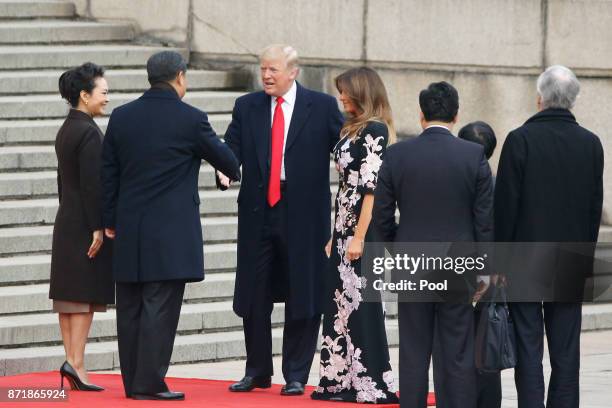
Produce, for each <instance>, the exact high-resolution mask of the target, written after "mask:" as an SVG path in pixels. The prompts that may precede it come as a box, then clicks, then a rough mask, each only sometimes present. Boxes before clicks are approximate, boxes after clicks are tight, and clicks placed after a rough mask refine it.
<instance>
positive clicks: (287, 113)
mask: <svg viewBox="0 0 612 408" xmlns="http://www.w3.org/2000/svg"><path fill="white" fill-rule="evenodd" d="M296 96H297V85H296V83H295V81H293V85H291V88H289V90H288V91H287V93H286V94H284V95H283V104H282V105H281V109H282V110H283V118H284V120H285V134H284V141H283V159H282V161H281V176H280V178H281V180H282V181H285V147H286V146H287V133H288V132H289V125H291V116H292V115H293V108H294V107H295V98H296ZM275 109H276V97H274V96H273V97H272V100H271V101H270V114H271V118H272V120H271V121H270V126H272V123H274V110H275Z"/></svg>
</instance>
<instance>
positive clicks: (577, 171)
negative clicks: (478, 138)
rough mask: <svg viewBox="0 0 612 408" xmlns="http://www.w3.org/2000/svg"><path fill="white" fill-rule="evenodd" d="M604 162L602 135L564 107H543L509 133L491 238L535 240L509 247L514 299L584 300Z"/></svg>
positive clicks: (595, 232)
mask: <svg viewBox="0 0 612 408" xmlns="http://www.w3.org/2000/svg"><path fill="white" fill-rule="evenodd" d="M603 166H604V157H603V148H602V146H601V142H600V141H599V138H598V137H597V136H596V135H594V134H593V133H591V132H590V131H588V130H586V129H585V128H583V127H581V126H579V125H578V123H577V122H576V119H575V117H574V115H572V113H571V112H570V111H568V110H565V109H546V110H544V111H542V112H539V113H537V114H536V115H534V116H533V117H531V118H530V119H529V120H527V122H526V123H525V124H524V125H523V126H521V127H519V128H518V129H515V130H513V131H511V132H510V133H509V134H508V137H507V138H506V141H505V143H504V147H503V149H502V152H501V157H500V161H499V168H498V171H497V184H496V187H495V237H496V240H497V241H500V242H530V243H537V242H540V244H524V245H522V246H521V248H520V254H517V255H516V256H512V253H513V252H512V251H510V252H509V256H512V258H510V259H511V260H512V262H511V263H507V270H505V271H504V272H505V273H506V274H507V275H509V277H510V279H512V280H513V282H514V284H511V285H510V295H511V296H513V297H514V296H517V299H519V300H531V301H534V300H539V299H543V300H557V301H578V300H582V295H583V291H582V287H583V285H584V282H585V279H586V278H587V277H588V276H589V275H591V273H592V266H593V264H592V258H591V257H592V254H593V252H594V243H595V242H597V238H598V234H599V224H600V221H601V211H602V202H603ZM561 243H566V244H561ZM580 243H584V244H580ZM516 251H517V252H519V250H518V249H517V250H516ZM590 296H591V295H590V294H588V293H587V300H589V298H590Z"/></svg>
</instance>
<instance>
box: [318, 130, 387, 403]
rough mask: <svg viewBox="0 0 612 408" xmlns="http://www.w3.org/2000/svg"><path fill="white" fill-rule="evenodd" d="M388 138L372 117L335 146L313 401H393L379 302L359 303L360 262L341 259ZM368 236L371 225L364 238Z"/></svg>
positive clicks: (382, 315)
mask: <svg viewBox="0 0 612 408" xmlns="http://www.w3.org/2000/svg"><path fill="white" fill-rule="evenodd" d="M387 140H388V130H387V126H386V125H385V124H384V123H381V122H374V121H371V122H368V124H367V126H366V127H365V128H363V129H362V130H361V131H360V132H359V135H357V136H356V137H353V138H352V137H349V136H345V137H344V138H342V139H340V141H339V142H338V144H337V145H336V147H335V149H334V159H335V161H336V168H337V169H338V171H339V173H340V174H339V176H340V177H339V178H340V186H339V188H338V194H337V196H336V215H335V226H334V232H333V238H332V255H331V257H330V271H329V273H328V274H327V278H326V294H325V300H324V301H325V306H324V316H323V335H322V346H321V363H320V364H321V365H320V381H319V386H318V387H317V389H316V390H315V391H314V392H313V393H312V398H313V399H318V400H339V401H349V402H369V403H394V402H397V397H396V395H395V393H394V391H395V390H394V380H393V373H392V371H391V365H390V363H389V349H388V345H387V336H386V333H385V324H384V314H383V308H382V304H381V303H370V302H368V303H366V302H362V288H363V287H364V286H365V282H364V279H365V278H362V277H361V276H360V260H357V261H353V262H351V261H349V260H348V259H347V258H346V257H345V254H346V250H347V247H348V244H349V242H350V241H351V239H352V237H353V235H354V232H355V227H356V226H357V222H358V221H359V215H360V213H361V206H362V203H363V197H364V195H365V194H371V193H373V192H374V189H375V187H376V181H377V179H378V171H379V169H380V165H381V164H382V159H383V156H384V153H385V150H386V147H387ZM371 236H372V234H371V228H370V229H369V231H368V233H367V234H366V241H367V240H370V239H371V238H372V237H371Z"/></svg>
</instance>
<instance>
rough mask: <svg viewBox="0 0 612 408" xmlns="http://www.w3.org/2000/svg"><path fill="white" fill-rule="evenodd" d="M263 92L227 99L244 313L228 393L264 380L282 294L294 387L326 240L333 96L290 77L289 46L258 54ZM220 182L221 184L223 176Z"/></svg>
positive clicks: (336, 129) (310, 329) (298, 386)
mask: <svg viewBox="0 0 612 408" xmlns="http://www.w3.org/2000/svg"><path fill="white" fill-rule="evenodd" d="M260 70H261V79H262V82H263V88H264V89H263V91H259V92H253V93H251V94H248V95H245V96H243V97H241V98H238V100H236V104H235V106H234V111H233V114H232V122H231V123H230V125H229V127H228V129H227V132H226V133H225V141H226V143H227V144H228V145H229V146H230V147H231V149H232V150H233V151H234V153H235V154H236V157H238V160H239V161H240V163H241V164H242V173H243V179H242V183H241V185H240V193H239V194H238V267H237V270H236V287H235V291H234V311H235V312H236V314H237V315H238V316H240V317H242V318H243V326H244V337H245V343H246V351H247V361H246V370H245V376H244V378H243V379H242V380H240V381H239V382H237V383H235V384H233V385H232V386H230V391H233V392H242V391H251V390H252V389H253V388H267V387H270V379H271V376H272V370H273V367H272V327H271V320H270V315H271V313H272V309H273V302H285V327H284V333H283V367H282V369H283V376H284V378H285V381H286V385H285V386H284V387H283V389H282V391H281V394H282V395H301V394H303V393H304V384H305V383H306V382H307V381H308V373H309V371H310V366H311V364H312V360H313V357H314V353H315V350H316V345H317V338H318V332H319V325H320V319H321V312H322V310H321V308H322V304H321V303H322V302H321V299H320V296H321V294H322V293H323V292H324V291H323V290H322V288H323V283H324V282H325V280H324V276H325V274H326V273H328V272H329V270H328V268H326V260H327V258H326V257H325V252H324V250H323V249H324V247H325V244H326V243H327V241H328V240H329V235H330V231H331V229H330V227H331V226H330V223H331V193H330V189H329V168H330V165H329V160H330V152H331V150H332V149H333V147H334V145H335V144H336V143H337V141H338V138H339V133H340V128H341V127H342V122H343V118H342V115H341V114H340V111H339V110H338V103H337V102H336V100H335V99H334V98H333V97H331V96H329V95H325V94H322V93H319V92H314V91H311V90H308V89H306V88H304V87H303V86H301V85H300V84H298V83H297V82H296V80H295V79H296V77H297V75H298V72H299V69H298V61H297V52H296V51H295V49H293V48H292V47H290V46H286V45H272V46H269V47H267V48H266V49H265V50H264V51H263V52H262V53H261V56H260ZM223 178H224V177H223V175H220V182H221V184H224V185H225V186H227V181H226V180H222V179H223Z"/></svg>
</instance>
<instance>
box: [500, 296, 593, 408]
mask: <svg viewBox="0 0 612 408" xmlns="http://www.w3.org/2000/svg"><path fill="white" fill-rule="evenodd" d="M510 313H511V315H512V319H513V321H514V328H515V331H516V344H517V366H516V368H515V369H514V381H515V383H516V390H517V394H518V406H519V408H543V407H544V373H543V369H542V359H543V357H544V328H546V339H547V341H548V353H549V355H550V365H551V374H550V382H549V385H548V397H547V401H546V406H547V407H548V408H577V407H578V405H579V398H580V385H579V372H580V328H581V324H582V304H581V303H543V304H542V303H510Z"/></svg>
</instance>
